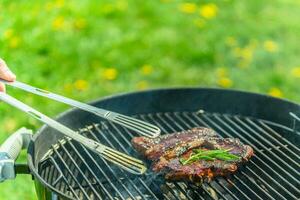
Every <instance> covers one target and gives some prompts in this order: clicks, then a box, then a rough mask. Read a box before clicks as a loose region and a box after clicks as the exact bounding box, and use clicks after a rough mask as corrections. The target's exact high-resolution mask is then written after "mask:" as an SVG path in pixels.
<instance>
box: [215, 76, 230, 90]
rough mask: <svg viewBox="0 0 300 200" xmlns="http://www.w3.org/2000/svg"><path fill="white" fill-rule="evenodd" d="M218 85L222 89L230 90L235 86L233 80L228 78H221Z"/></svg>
mask: <svg viewBox="0 0 300 200" xmlns="http://www.w3.org/2000/svg"><path fill="white" fill-rule="evenodd" d="M218 85H219V86H221V87H224V88H230V87H231V86H232V85H233V83H232V80H231V79H229V78H227V77H222V78H219V80H218Z"/></svg>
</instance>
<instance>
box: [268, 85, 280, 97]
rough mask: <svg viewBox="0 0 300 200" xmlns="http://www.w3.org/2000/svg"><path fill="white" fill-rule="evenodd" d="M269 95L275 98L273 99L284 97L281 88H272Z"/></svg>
mask: <svg viewBox="0 0 300 200" xmlns="http://www.w3.org/2000/svg"><path fill="white" fill-rule="evenodd" d="M268 94H269V95H271V96H273V97H282V96H283V94H282V92H281V90H280V89H279V88H275V87H273V88H271V89H270V90H269V92H268Z"/></svg>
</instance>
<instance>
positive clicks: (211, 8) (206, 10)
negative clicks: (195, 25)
mask: <svg viewBox="0 0 300 200" xmlns="http://www.w3.org/2000/svg"><path fill="white" fill-rule="evenodd" d="M217 12H218V7H217V5H216V4H213V3H208V4H205V5H203V6H201V7H200V15H201V16H202V17H204V18H206V19H212V18H214V17H215V16H216V15H217Z"/></svg>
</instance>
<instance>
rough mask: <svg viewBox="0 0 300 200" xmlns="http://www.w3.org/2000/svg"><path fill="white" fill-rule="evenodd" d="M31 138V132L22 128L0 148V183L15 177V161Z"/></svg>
mask: <svg viewBox="0 0 300 200" xmlns="http://www.w3.org/2000/svg"><path fill="white" fill-rule="evenodd" d="M31 138H32V131H31V130H29V129H26V128H24V127H23V128H21V129H19V130H17V131H16V132H15V133H13V134H12V135H11V136H9V138H7V139H6V140H5V142H4V143H3V144H2V145H1V146H0V182H3V181H5V180H7V179H14V178H15V177H16V171H15V161H16V159H17V158H18V156H19V154H20V152H21V150H22V149H25V148H27V147H28V145H29V142H30V140H31Z"/></svg>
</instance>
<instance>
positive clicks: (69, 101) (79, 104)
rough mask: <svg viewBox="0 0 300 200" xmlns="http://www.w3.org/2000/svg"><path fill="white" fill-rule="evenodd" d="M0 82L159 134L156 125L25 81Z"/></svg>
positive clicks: (151, 135)
mask: <svg viewBox="0 0 300 200" xmlns="http://www.w3.org/2000/svg"><path fill="white" fill-rule="evenodd" d="M0 82H2V83H5V84H7V85H11V86H13V87H16V88H19V89H22V90H25V91H27V92H30V93H33V94H37V95H40V96H43V97H47V98H49V99H52V100H55V101H58V102H61V103H65V104H67V105H70V106H73V107H76V108H79V109H81V110H84V111H87V112H91V113H93V114H95V115H98V116H100V117H102V118H105V119H107V120H109V121H112V122H114V123H117V124H120V125H121V126H124V127H126V128H128V129H131V130H133V131H136V132H138V133H140V134H142V135H144V136H147V137H150V138H155V137H157V136H159V135H160V129H159V128H158V127H157V126H154V125H152V124H150V123H147V122H144V121H141V120H138V119H135V118H132V117H128V116H125V115H122V114H119V113H115V112H111V111H108V110H104V109H101V108H97V107H95V106H91V105H88V104H85V103H82V102H79V101H76V100H73V99H70V98H67V97H64V96H61V95H58V94H54V93H51V92H49V91H46V90H43V89H39V88H36V87H33V86H30V85H27V84H25V83H21V82H19V81H15V82H8V81H5V80H2V79H0Z"/></svg>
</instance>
